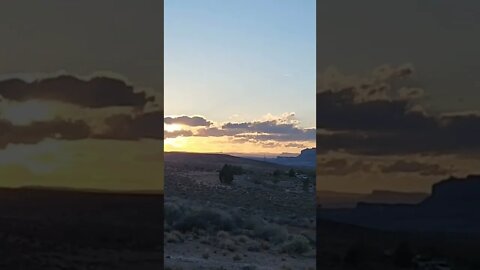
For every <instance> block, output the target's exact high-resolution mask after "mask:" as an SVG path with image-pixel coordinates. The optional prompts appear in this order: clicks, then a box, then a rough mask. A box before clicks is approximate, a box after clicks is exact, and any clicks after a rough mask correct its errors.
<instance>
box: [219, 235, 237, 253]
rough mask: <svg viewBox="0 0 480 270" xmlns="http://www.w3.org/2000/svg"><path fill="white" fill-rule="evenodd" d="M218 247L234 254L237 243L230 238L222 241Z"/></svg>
mask: <svg viewBox="0 0 480 270" xmlns="http://www.w3.org/2000/svg"><path fill="white" fill-rule="evenodd" d="M218 247H219V248H221V249H226V250H228V251H232V252H233V251H236V250H237V246H236V245H235V242H234V241H233V240H232V239H230V238H226V239H222V240H220V242H219V243H218Z"/></svg>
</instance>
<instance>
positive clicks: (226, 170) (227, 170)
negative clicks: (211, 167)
mask: <svg viewBox="0 0 480 270" xmlns="http://www.w3.org/2000/svg"><path fill="white" fill-rule="evenodd" d="M233 175H234V173H233V169H232V166H230V165H228V164H225V165H223V167H222V169H221V170H220V172H219V173H218V178H219V179H220V182H221V183H225V184H230V183H231V182H232V181H233Z"/></svg>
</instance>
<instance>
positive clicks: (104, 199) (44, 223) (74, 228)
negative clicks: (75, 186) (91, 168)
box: [0, 188, 163, 270]
mask: <svg viewBox="0 0 480 270" xmlns="http://www.w3.org/2000/svg"><path fill="white" fill-rule="evenodd" d="M162 204H163V195H162V194H120V193H103V192H97V191H95V192H92V191H88V192H86V191H72V190H50V189H38V188H21V189H0V252H1V253H0V269H12V270H15V269H28V270H37V269H38V270H40V269H48V270H50V269H52V270H53V269H69V270H77V269H78V270H84V269H85V270H86V269H92V270H96V269H98V270H100V269H102V270H104V269H112V270H123V269H124V270H137V269H138V270H142V269H145V270H150V269H151V270H153V269H162V267H163V256H162V253H163V244H162V229H163V213H162V210H163V207H162Z"/></svg>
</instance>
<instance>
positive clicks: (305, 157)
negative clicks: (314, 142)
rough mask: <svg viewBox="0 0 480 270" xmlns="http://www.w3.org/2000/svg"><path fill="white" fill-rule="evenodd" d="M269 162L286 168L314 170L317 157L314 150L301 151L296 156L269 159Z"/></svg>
mask: <svg viewBox="0 0 480 270" xmlns="http://www.w3.org/2000/svg"><path fill="white" fill-rule="evenodd" d="M269 161H270V162H273V163H277V164H282V165H286V166H295V167H309V168H314V167H315V166H316V164H317V155H316V149H315V148H307V149H303V150H302V151H301V152H300V154H299V155H298V156H295V157H288V156H278V157H276V158H274V159H270V160H269Z"/></svg>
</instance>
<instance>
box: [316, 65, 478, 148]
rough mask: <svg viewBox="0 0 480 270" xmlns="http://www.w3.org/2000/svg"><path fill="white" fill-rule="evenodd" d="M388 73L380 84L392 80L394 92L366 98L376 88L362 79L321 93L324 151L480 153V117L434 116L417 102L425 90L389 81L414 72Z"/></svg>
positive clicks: (319, 109) (320, 137)
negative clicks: (365, 83)
mask: <svg viewBox="0 0 480 270" xmlns="http://www.w3.org/2000/svg"><path fill="white" fill-rule="evenodd" d="M393 70H395V69H393ZM386 74H387V75H385V76H380V77H382V78H389V79H388V80H385V79H383V80H381V82H388V83H389V84H388V87H386V88H387V89H390V90H389V91H386V92H385V93H384V94H382V95H381V96H377V97H374V98H373V97H372V98H364V97H365V91H367V90H368V91H371V85H368V84H367V85H365V86H364V87H363V84H361V83H360V84H358V82H357V81H355V83H352V84H351V86H350V87H347V86H346V85H343V87H344V88H341V89H339V90H330V89H327V90H321V91H319V92H318V93H317V128H318V129H319V130H326V131H330V132H329V133H318V134H317V146H318V149H319V151H345V152H348V153H354V154H371V155H384V154H412V153H456V152H471V151H480V140H478V139H476V138H479V137H480V116H479V115H476V114H458V115H445V114H443V115H442V114H429V113H427V112H426V111H425V110H424V109H422V108H423V107H422V106H421V104H420V103H419V102H418V101H417V99H418V98H419V97H420V96H422V95H423V90H421V89H418V88H412V87H408V88H406V87H405V86H404V85H401V84H397V85H394V84H393V83H392V82H391V81H390V80H392V79H391V78H395V79H398V78H399V77H402V76H407V75H410V74H411V71H410V69H407V70H403V69H400V71H399V70H397V71H395V72H392V71H391V70H390V71H388V72H386ZM388 74H394V75H395V76H393V77H392V76H391V75H388ZM362 87H363V88H362ZM368 91H367V94H366V95H367V96H368Z"/></svg>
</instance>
